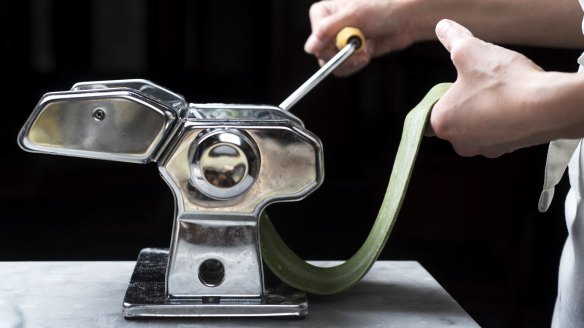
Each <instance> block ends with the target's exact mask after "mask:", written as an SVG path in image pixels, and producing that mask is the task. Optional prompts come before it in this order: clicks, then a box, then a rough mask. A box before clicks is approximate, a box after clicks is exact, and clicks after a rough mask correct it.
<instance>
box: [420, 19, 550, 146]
mask: <svg viewBox="0 0 584 328" xmlns="http://www.w3.org/2000/svg"><path fill="white" fill-rule="evenodd" d="M436 35H437V36H438V39H439V40H440V42H442V44H443V45H444V46H445V47H446V49H447V50H448V51H449V52H450V55H451V59H452V62H453V64H454V66H455V67H456V69H457V72H458V78H457V80H456V82H455V83H454V85H453V86H452V87H451V88H450V90H449V91H448V92H447V93H446V94H445V95H444V97H442V99H441V100H440V101H438V103H437V104H436V105H435V106H434V109H433V111H432V114H431V117H430V130H431V131H429V134H435V135H436V136H437V137H438V138H441V139H446V140H448V141H450V143H451V144H452V146H453V147H454V149H455V151H456V152H457V153H458V154H460V155H462V156H473V155H479V154H480V155H484V156H486V157H497V156H500V155H502V154H504V153H508V152H511V151H514V150H516V149H518V148H521V147H526V146H531V145H534V144H537V143H540V142H544V141H545V140H543V139H541V140H540V137H541V136H540V132H541V131H540V129H542V126H541V124H539V123H541V120H540V119H539V118H541V115H543V114H542V112H538V107H537V106H534V104H535V103H536V100H537V99H538V94H537V91H536V90H545V89H542V88H541V86H542V85H544V84H545V77H544V75H545V72H543V70H542V69H541V68H540V67H539V66H537V65H535V64H534V63H533V62H532V61H531V60H529V59H527V58H526V57H525V56H523V55H521V54H519V53H516V52H513V51H511V50H508V49H505V48H501V47H499V46H496V45H493V44H491V43H486V42H484V41H482V40H479V39H477V38H475V37H474V36H473V35H472V33H471V32H470V31H469V30H467V29H466V28H465V27H463V26H462V25H459V24H458V23H455V22H453V21H449V20H442V21H440V22H439V23H438V24H437V26H436ZM542 78H544V79H542ZM542 81H544V82H543V83H542ZM546 89H548V90H549V87H548V88H546ZM539 98H540V99H541V97H539Z"/></svg>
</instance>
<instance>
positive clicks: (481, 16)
mask: <svg viewBox="0 0 584 328" xmlns="http://www.w3.org/2000/svg"><path fill="white" fill-rule="evenodd" d="M406 10H407V11H409V14H407V15H405V16H406V17H408V18H409V19H408V23H407V24H408V25H409V26H410V28H411V33H412V35H413V36H414V39H415V40H416V41H424V40H433V39H435V38H436V36H435V34H434V27H435V25H436V23H437V22H438V21H439V20H440V19H442V18H449V19H452V20H455V21H458V22H460V23H461V24H463V25H465V26H467V27H468V28H470V29H471V30H472V31H473V33H474V34H475V35H476V36H477V37H479V38H482V39H484V40H486V41H490V42H493V43H506V44H517V45H535V46H549V47H566V48H581V47H584V37H583V36H582V28H581V22H582V15H583V12H582V9H581V8H580V5H579V4H578V1H577V0H409V3H408V5H407V9H406Z"/></svg>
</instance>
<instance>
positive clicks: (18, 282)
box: [0, 261, 479, 328]
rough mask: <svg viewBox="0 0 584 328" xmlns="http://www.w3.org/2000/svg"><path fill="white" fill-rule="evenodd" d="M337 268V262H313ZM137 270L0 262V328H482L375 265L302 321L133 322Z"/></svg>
mask: <svg viewBox="0 0 584 328" xmlns="http://www.w3.org/2000/svg"><path fill="white" fill-rule="evenodd" d="M312 263H314V264H317V265H322V266H326V265H332V264H334V263H335V262H312ZM133 268H134V262H0V327H6V326H8V327H10V326H9V323H10V321H11V320H12V319H15V320H13V322H18V321H22V322H23V324H22V325H16V326H17V327H27V328H28V327H35V328H36V327H46V328H50V327H59V328H68V327H76V328H77V327H152V328H154V327H209V328H210V327H227V328H229V327H274V326H279V327H400V328H408V327H432V328H436V327H479V325H478V324H477V323H476V322H475V321H474V320H473V319H472V318H471V317H470V316H469V315H468V314H467V313H466V312H465V311H464V310H463V309H462V308H461V307H460V305H458V303H457V302H456V301H455V300H454V299H453V298H452V297H451V296H450V295H449V294H448V293H447V292H446V291H445V290H444V289H443V288H442V287H441V286H440V284H438V282H437V281H436V280H435V279H434V278H432V276H431V275H430V274H429V273H428V272H427V271H426V270H425V269H424V268H423V267H422V266H421V265H420V264H419V263H417V262H413V261H398V262H394V261H378V262H376V263H375V265H374V266H373V268H372V269H371V271H370V272H369V273H368V274H367V276H365V278H364V279H363V280H362V281H361V282H360V283H359V284H357V285H356V286H355V287H353V288H352V289H350V290H349V291H347V292H345V293H342V294H339V295H334V296H315V295H309V297H308V311H309V314H308V316H307V317H306V318H304V319H286V318H279V319H273V318H191V319H154V320H152V319H134V320H126V319H124V317H123V315H122V301H123V298H124V294H125V292H126V288H127V285H128V282H129V280H130V275H131V274H132V271H133Z"/></svg>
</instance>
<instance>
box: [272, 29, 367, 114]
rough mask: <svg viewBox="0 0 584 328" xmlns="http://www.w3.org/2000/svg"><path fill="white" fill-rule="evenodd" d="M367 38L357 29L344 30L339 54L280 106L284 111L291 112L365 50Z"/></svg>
mask: <svg viewBox="0 0 584 328" xmlns="http://www.w3.org/2000/svg"><path fill="white" fill-rule="evenodd" d="M364 44H365V37H364V36H363V33H362V32H361V31H360V30H359V29H358V28H356V27H345V28H343V29H342V30H341V31H340V32H339V33H338V34H337V37H336V45H337V49H339V52H338V53H337V54H336V55H335V56H334V57H333V58H331V60H329V61H328V62H327V63H326V64H324V65H323V66H322V67H321V68H320V69H319V70H318V71H317V72H316V73H314V75H312V76H311V77H310V78H309V79H308V80H307V81H306V82H304V83H303V84H302V85H301V86H300V87H299V88H298V89H296V91H294V92H293V93H292V94H291V95H290V96H288V98H286V100H284V101H283V102H282V103H281V104H280V106H279V107H280V108H281V109H282V110H290V108H292V106H294V104H296V103H297V102H298V100H300V99H302V97H304V96H305V95H306V94H307V93H308V92H310V90H312V89H313V88H314V87H315V86H317V85H318V84H319V83H320V82H321V81H322V80H323V79H324V78H325V77H327V76H328V75H329V74H330V73H331V72H333V71H334V70H335V69H336V68H337V67H339V66H340V65H341V64H342V63H344V62H345V60H347V59H348V58H349V57H351V55H353V54H354V53H355V52H359V51H361V50H362V49H363V45H364Z"/></svg>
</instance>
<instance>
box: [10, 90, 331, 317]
mask: <svg viewBox="0 0 584 328" xmlns="http://www.w3.org/2000/svg"><path fill="white" fill-rule="evenodd" d="M18 141H19V144H20V145H21V147H22V148H23V149H25V150H27V151H32V152H42V153H50V154H59V155H68V156H76V157H86V158H95V159H105V160H114V161H125V162H133V163H149V162H156V163H157V164H158V168H159V171H160V174H161V175H162V177H163V178H164V180H165V181H166V182H167V184H168V185H169V186H170V188H171V189H172V191H173V194H174V198H175V220H174V227H173V231H172V237H171V245H170V249H169V250H168V251H166V250H158V249H145V250H143V251H142V253H141V254H140V256H139V259H138V263H137V265H136V270H135V272H134V276H133V277H132V280H131V282H130V287H129V288H128V292H127V295H126V299H125V300H124V306H123V309H124V315H125V316H126V317H142V316H146V317H150V316H179V317H180V316H283V315H285V316H303V315H305V314H306V313H307V302H306V296H305V294H304V293H300V292H298V291H293V290H292V291H291V290H285V291H283V290H279V291H272V290H267V289H266V288H265V287H264V276H263V269H262V261H261V254H260V248H259V239H258V219H259V216H260V214H261V213H262V211H263V210H264V208H265V207H266V206H267V205H268V204H270V203H272V202H276V201H291V200H298V199H302V198H303V197H305V196H307V195H308V194H309V193H310V192H312V191H313V190H315V189H316V188H317V187H318V186H319V185H320V184H321V183H322V181H323V178H324V170H323V162H322V161H323V154H322V144H321V142H320V140H319V139H318V137H316V136H315V135H314V134H312V133H311V132H309V131H308V130H306V129H305V128H304V127H303V124H302V122H301V121H300V120H299V119H298V118H297V117H295V116H294V115H292V114H290V113H289V112H287V111H283V110H281V109H280V108H278V107H273V106H256V105H233V104H188V103H186V102H185V100H184V99H183V97H182V96H180V95H178V94H175V93H173V92H171V91H169V90H166V89H164V88H162V87H160V86H157V85H155V84H153V83H151V82H149V81H145V80H119V81H102V82H87V83H78V84H76V85H74V86H73V88H72V89H71V90H70V91H66V92H56V93H49V94H46V95H45V96H44V97H43V98H42V99H41V101H40V102H39V104H38V105H37V107H36V108H35V110H34V112H33V113H32V115H31V116H30V118H29V120H28V121H27V122H26V124H25V126H24V127H23V129H22V130H21V132H20V135H19V138H18Z"/></svg>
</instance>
